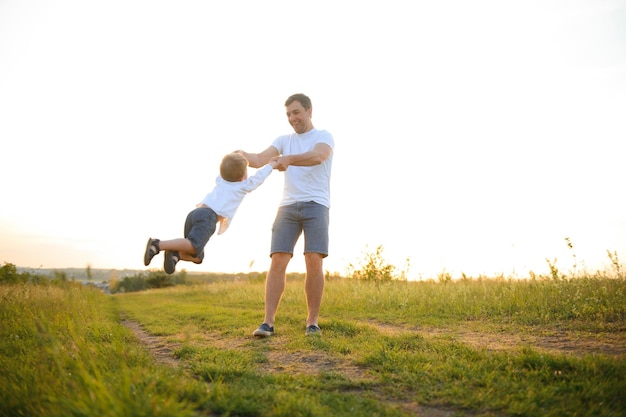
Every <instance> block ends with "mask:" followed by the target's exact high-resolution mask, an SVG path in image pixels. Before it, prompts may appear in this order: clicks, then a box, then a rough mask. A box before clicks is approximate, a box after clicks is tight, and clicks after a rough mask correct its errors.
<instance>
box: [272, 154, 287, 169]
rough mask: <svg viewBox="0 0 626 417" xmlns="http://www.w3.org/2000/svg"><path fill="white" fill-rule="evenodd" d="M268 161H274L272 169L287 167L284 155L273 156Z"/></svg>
mask: <svg viewBox="0 0 626 417" xmlns="http://www.w3.org/2000/svg"><path fill="white" fill-rule="evenodd" d="M270 162H274V169H277V170H279V171H285V170H287V167H289V160H288V158H287V157H285V156H275V157H273V158H272V159H270Z"/></svg>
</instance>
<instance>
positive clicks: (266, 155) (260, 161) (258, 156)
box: [238, 146, 278, 168]
mask: <svg viewBox="0 0 626 417" xmlns="http://www.w3.org/2000/svg"><path fill="white" fill-rule="evenodd" d="M238 152H241V154H242V155H243V156H244V157H245V158H246V159H247V160H248V165H249V166H251V167H252V168H261V167H262V166H263V165H266V164H267V163H269V162H270V160H271V159H272V158H274V157H275V156H278V149H276V148H275V147H273V146H270V147H269V148H267V149H266V150H264V151H263V152H261V153H248V152H245V151H238Z"/></svg>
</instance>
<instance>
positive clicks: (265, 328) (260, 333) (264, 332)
mask: <svg viewBox="0 0 626 417" xmlns="http://www.w3.org/2000/svg"><path fill="white" fill-rule="evenodd" d="M252 335H253V336H254V337H270V336H272V335H274V326H270V325H269V324H267V323H263V324H262V325H260V326H259V328H258V329H256V330H255V331H254V333H252Z"/></svg>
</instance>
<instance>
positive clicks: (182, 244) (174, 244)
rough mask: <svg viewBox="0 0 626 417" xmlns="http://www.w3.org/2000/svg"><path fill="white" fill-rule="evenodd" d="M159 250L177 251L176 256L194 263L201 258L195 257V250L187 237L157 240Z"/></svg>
mask: <svg viewBox="0 0 626 417" xmlns="http://www.w3.org/2000/svg"><path fill="white" fill-rule="evenodd" d="M159 247H160V248H161V250H171V251H177V252H178V256H180V259H181V260H183V261H189V262H193V263H196V264H199V263H201V262H202V259H200V258H196V250H195V249H194V247H193V245H192V244H191V241H189V239H184V238H178V239H170V240H161V241H160V242H159Z"/></svg>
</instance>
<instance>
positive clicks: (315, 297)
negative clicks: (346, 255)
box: [304, 253, 324, 327]
mask: <svg viewBox="0 0 626 417" xmlns="http://www.w3.org/2000/svg"><path fill="white" fill-rule="evenodd" d="M323 259H324V258H323V257H322V255H320V254H319V253H305V254H304V260H305V263H306V278H305V281H304V291H305V293H306V305H307V311H308V313H307V318H306V326H307V327H309V326H310V325H312V324H314V325H316V326H317V325H318V320H319V314H320V306H321V305H322V296H323V295H324V268H323Z"/></svg>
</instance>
